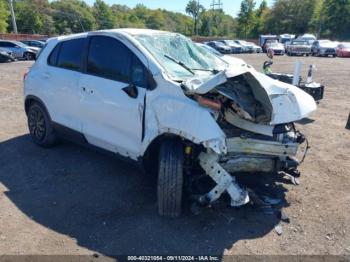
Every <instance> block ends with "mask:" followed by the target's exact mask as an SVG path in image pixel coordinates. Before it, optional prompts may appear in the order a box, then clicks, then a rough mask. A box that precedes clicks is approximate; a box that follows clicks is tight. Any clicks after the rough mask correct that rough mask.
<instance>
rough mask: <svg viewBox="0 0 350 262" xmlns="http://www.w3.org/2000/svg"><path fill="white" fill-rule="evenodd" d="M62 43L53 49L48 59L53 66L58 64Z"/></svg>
mask: <svg viewBox="0 0 350 262" xmlns="http://www.w3.org/2000/svg"><path fill="white" fill-rule="evenodd" d="M60 47H61V44H58V45H56V47H55V48H54V49H53V51H52V52H51V54H50V55H49V58H48V60H47V63H48V64H49V65H51V66H56V64H57V57H58V52H59V51H60Z"/></svg>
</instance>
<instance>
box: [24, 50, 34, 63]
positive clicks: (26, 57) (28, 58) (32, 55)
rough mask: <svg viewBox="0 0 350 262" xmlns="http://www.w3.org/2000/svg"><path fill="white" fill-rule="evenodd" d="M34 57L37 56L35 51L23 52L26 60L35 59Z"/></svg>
mask: <svg viewBox="0 0 350 262" xmlns="http://www.w3.org/2000/svg"><path fill="white" fill-rule="evenodd" d="M34 58H35V55H34V54H33V53H30V52H25V53H24V54H23V59H24V60H28V61H30V60H34Z"/></svg>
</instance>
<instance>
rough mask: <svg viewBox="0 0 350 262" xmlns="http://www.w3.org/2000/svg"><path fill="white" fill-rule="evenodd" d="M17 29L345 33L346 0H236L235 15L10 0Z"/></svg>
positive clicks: (0, 5)
mask: <svg viewBox="0 0 350 262" xmlns="http://www.w3.org/2000/svg"><path fill="white" fill-rule="evenodd" d="M13 4H14V10H15V14H16V20H17V27H18V31H19V32H20V33H29V34H45V35H61V34H70V33H78V32H83V31H91V30H98V29H107V28H123V27H133V28H151V29H160V30H167V31H173V32H179V33H182V34H184V35H187V36H192V35H200V36H218V37H240V38H256V37H257V36H258V35H259V34H265V33H273V34H281V33H296V34H302V33H306V32H310V33H315V34H318V35H319V36H321V37H331V38H340V39H346V38H350V0H275V1H274V3H273V5H272V6H271V7H269V6H268V5H267V3H266V0H263V2H262V3H261V4H260V5H259V6H257V5H256V2H255V1H254V0H243V1H241V6H240V11H239V14H238V16H237V17H232V16H231V15H228V14H227V13H229V11H230V10H225V11H226V12H224V10H222V9H205V8H204V7H203V6H202V5H201V4H200V3H198V1H197V0H189V2H188V3H187V5H186V6H185V7H184V8H185V11H186V13H187V15H186V14H183V13H180V12H171V11H167V10H164V9H153V10H152V9H149V8H147V7H146V6H144V5H142V4H138V5H136V6H135V7H134V8H130V7H128V6H125V5H119V4H113V5H107V4H106V3H105V2H104V1H103V0H96V1H95V2H94V4H93V5H92V6H89V5H88V4H86V3H85V2H84V1H82V0H54V1H50V2H49V1H48V0H13ZM8 10H9V7H8V1H7V0H0V33H1V32H11V31H12V24H11V18H10V13H9V11H8Z"/></svg>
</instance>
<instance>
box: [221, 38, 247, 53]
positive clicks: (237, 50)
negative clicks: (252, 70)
mask: <svg viewBox="0 0 350 262" xmlns="http://www.w3.org/2000/svg"><path fill="white" fill-rule="evenodd" d="M220 42H221V43H223V44H225V45H226V46H229V47H230V48H231V53H232V54H240V53H243V47H242V46H241V45H239V44H237V43H235V41H233V40H220Z"/></svg>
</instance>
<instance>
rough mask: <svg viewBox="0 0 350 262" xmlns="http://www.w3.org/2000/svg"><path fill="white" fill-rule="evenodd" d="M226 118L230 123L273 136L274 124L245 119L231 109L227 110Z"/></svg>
mask: <svg viewBox="0 0 350 262" xmlns="http://www.w3.org/2000/svg"><path fill="white" fill-rule="evenodd" d="M225 119H226V121H227V122H228V123H230V124H232V125H234V126H236V127H239V128H242V129H244V130H248V131H251V132H253V133H257V134H262V135H266V136H273V129H274V127H273V126H268V125H262V124H255V123H253V122H251V121H247V120H244V119H242V118H241V117H239V116H238V115H237V114H235V113H234V112H233V111H231V110H226V112H225Z"/></svg>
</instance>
